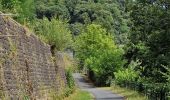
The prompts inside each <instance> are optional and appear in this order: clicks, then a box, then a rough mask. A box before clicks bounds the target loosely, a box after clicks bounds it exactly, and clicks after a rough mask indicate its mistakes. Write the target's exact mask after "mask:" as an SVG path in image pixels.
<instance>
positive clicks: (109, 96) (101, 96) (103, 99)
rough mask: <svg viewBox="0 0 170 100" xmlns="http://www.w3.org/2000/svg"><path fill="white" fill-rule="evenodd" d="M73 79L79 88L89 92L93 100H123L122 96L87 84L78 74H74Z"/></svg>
mask: <svg viewBox="0 0 170 100" xmlns="http://www.w3.org/2000/svg"><path fill="white" fill-rule="evenodd" d="M73 77H74V79H75V81H76V84H77V85H78V86H79V88H80V89H81V90H84V91H88V92H90V93H91V94H92V95H93V96H94V98H95V100H124V99H123V97H122V96H120V95H118V94H114V93H112V92H111V91H109V90H103V89H100V88H96V87H95V86H94V85H93V84H92V83H89V82H87V81H86V80H85V79H84V78H83V77H82V75H81V74H80V73H74V74H73Z"/></svg>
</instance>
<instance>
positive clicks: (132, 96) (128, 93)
mask: <svg viewBox="0 0 170 100" xmlns="http://www.w3.org/2000/svg"><path fill="white" fill-rule="evenodd" d="M103 89H107V90H111V91H112V92H113V93H116V94H118V95H121V96H124V97H125V98H126V100H148V99H147V97H146V96H144V95H142V94H140V93H138V92H137V91H134V90H130V89H127V88H122V87H120V86H117V85H114V86H111V87H105V88H103Z"/></svg>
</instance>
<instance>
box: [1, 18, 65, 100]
mask: <svg viewBox="0 0 170 100" xmlns="http://www.w3.org/2000/svg"><path fill="white" fill-rule="evenodd" d="M53 59H54V58H53V57H52V54H51V51H50V46H49V45H47V44H45V43H43V42H42V41H41V40H40V39H38V38H37V37H36V36H35V35H33V34H32V33H30V32H29V31H28V30H27V29H26V28H25V27H23V26H21V25H20V24H18V23H17V22H15V21H14V20H12V19H11V18H9V17H3V16H0V97H1V98H3V97H4V96H5V97H8V98H9V99H11V100H18V99H21V100H22V98H23V97H32V98H34V99H38V98H42V97H43V98H44V96H45V95H46V93H49V91H51V90H53V91H58V90H60V89H61V88H62V87H65V86H66V77H65V72H64V68H63V66H62V65H60V64H59V65H58V66H57V64H55V63H54V62H53ZM61 82H62V83H61ZM61 85H62V86H61Z"/></svg>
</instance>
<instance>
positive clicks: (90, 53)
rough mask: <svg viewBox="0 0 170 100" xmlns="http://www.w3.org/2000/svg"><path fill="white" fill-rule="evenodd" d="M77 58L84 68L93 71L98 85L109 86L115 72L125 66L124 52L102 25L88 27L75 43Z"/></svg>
mask: <svg viewBox="0 0 170 100" xmlns="http://www.w3.org/2000/svg"><path fill="white" fill-rule="evenodd" d="M74 47H75V52H76V56H77V57H78V58H79V60H80V61H81V62H82V65H83V66H84V67H87V68H89V70H91V71H93V73H94V75H95V76H94V77H95V81H96V84H98V85H104V84H107V81H109V79H110V77H112V78H113V77H114V74H113V73H114V72H115V71H117V70H118V69H119V68H121V67H122V66H123V63H124V61H123V60H122V54H123V51H122V50H121V49H118V48H117V46H116V45H115V44H114V42H113V40H112V36H111V35H110V34H109V33H107V32H106V30H105V29H103V28H102V27H101V26H100V25H95V24H92V25H89V26H87V28H86V30H85V32H84V33H82V34H81V35H79V36H78V37H77V39H76V41H75V45H74Z"/></svg>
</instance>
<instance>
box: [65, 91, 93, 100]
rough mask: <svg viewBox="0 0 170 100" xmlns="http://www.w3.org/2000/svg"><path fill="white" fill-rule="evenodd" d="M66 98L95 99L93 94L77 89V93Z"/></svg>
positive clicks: (76, 99) (73, 99) (68, 99)
mask: <svg viewBox="0 0 170 100" xmlns="http://www.w3.org/2000/svg"><path fill="white" fill-rule="evenodd" d="M64 100H93V96H92V95H91V94H90V93H89V92H86V91H81V90H76V91H75V93H73V94H72V95H70V96H69V97H67V98H65V99H64Z"/></svg>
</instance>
